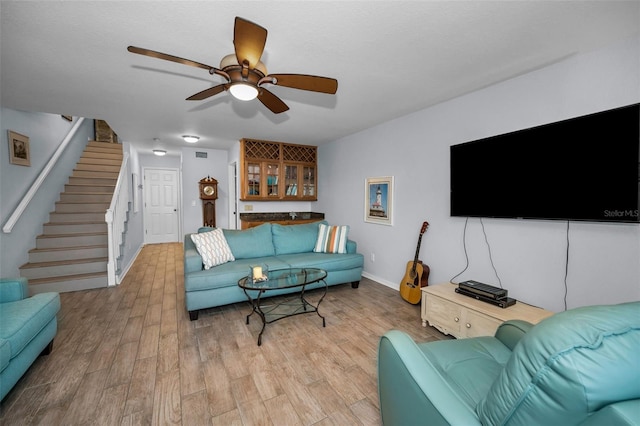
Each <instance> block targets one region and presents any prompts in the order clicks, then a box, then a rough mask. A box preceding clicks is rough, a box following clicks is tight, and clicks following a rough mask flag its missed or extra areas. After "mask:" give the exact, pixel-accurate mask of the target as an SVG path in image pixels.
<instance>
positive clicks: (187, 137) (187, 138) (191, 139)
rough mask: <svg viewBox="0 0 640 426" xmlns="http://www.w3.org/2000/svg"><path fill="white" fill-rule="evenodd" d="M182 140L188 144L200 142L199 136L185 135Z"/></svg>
mask: <svg viewBox="0 0 640 426" xmlns="http://www.w3.org/2000/svg"><path fill="white" fill-rule="evenodd" d="M182 139H184V141H185V142H187V143H196V142H198V141H199V140H200V137H199V136H191V135H183V136H182Z"/></svg>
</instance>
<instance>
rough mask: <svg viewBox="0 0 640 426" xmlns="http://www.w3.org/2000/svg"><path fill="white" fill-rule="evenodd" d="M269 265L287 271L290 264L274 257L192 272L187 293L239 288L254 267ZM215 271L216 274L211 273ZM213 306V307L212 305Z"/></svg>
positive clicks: (237, 261) (242, 260) (226, 264)
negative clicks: (242, 279)
mask: <svg viewBox="0 0 640 426" xmlns="http://www.w3.org/2000/svg"><path fill="white" fill-rule="evenodd" d="M261 264H267V265H269V270H270V271H272V270H276V269H286V268H288V267H289V265H288V264H286V263H284V262H282V261H280V260H278V259H277V258H275V257H273V256H268V257H263V258H260V257H259V258H251V259H237V260H236V261H235V262H229V263H225V264H224V265H218V266H216V267H214V268H211V269H210V270H209V271H199V272H192V273H190V274H189V276H188V277H185V280H184V288H185V291H198V290H211V289H217V288H223V287H237V286H238V280H239V279H240V278H243V277H246V276H247V275H249V270H250V268H251V267H252V266H255V265H261ZM212 271H215V274H212V273H211V272H212ZM212 306H213V305H212Z"/></svg>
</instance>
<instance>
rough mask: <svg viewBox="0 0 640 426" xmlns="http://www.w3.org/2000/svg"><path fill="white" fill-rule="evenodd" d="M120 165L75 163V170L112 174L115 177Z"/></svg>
mask: <svg viewBox="0 0 640 426" xmlns="http://www.w3.org/2000/svg"><path fill="white" fill-rule="evenodd" d="M121 165H122V163H120V164H118V165H106V164H86V163H77V164H76V168H75V170H84V171H89V172H94V171H95V172H114V173H115V174H116V176H117V175H118V173H119V172H120V166H121Z"/></svg>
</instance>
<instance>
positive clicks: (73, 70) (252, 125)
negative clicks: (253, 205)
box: [0, 0, 640, 152]
mask: <svg viewBox="0 0 640 426" xmlns="http://www.w3.org/2000/svg"><path fill="white" fill-rule="evenodd" d="M0 14H1V23H0V24H1V27H0V30H1V34H0V36H1V38H0V40H1V45H0V47H1V50H0V53H1V56H0V66H1V73H0V78H1V80H0V82H1V92H0V93H1V101H2V106H4V107H8V108H12V109H18V110H26V111H38V112H50V113H56V114H70V115H76V116H84V117H91V118H101V119H105V120H107V122H109V124H110V125H111V126H112V127H113V128H114V130H115V131H116V132H117V133H118V135H119V136H120V138H121V139H123V140H126V141H128V142H131V143H133V144H135V145H139V146H141V147H144V149H147V148H146V147H151V144H152V139H153V138H159V139H160V140H161V142H162V143H163V144H164V145H165V146H166V147H167V148H169V149H170V152H171V151H173V152H178V150H179V147H181V146H185V145H186V144H185V143H184V142H183V141H182V140H181V139H180V135H183V134H196V135H200V136H201V141H200V142H199V143H198V144H197V146H200V147H205V148H219V149H226V148H228V147H229V146H231V145H232V144H233V143H234V142H235V141H237V140H238V139H240V138H243V137H251V138H259V139H268V140H278V141H285V142H294V143H303V144H312V145H317V144H321V143H323V142H327V141H332V140H335V139H337V138H340V137H342V136H345V135H348V134H352V133H355V132H357V131H359V130H362V129H365V128H368V127H371V126H373V125H376V124H378V123H381V122H384V121H387V120H391V119H393V118H396V117H399V116H402V115H405V114H408V113H411V112H413V111H417V110H420V109H423V108H426V107H428V106H430V105H434V104H436V103H439V102H442V101H444V100H447V99H451V98H454V97H456V96H460V95H462V94H465V93H468V92H470V91H473V90H477V89H479V88H482V87H486V86H488V85H491V84H493V83H496V82H499V81H502V80H505V79H508V78H511V77H514V76H517V75H520V74H522V73H525V72H528V71H531V70H533V69H537V68H540V67H543V66H545V65H548V64H551V63H554V62H556V61H559V60H562V59H563V58H566V57H567V56H568V55H572V54H575V53H578V52H585V51H589V50H593V49H597V48H599V47H602V46H605V45H607V44H609V43H611V42H614V41H616V40H618V39H622V38H625V37H629V36H631V35H633V34H637V33H638V32H639V31H640V2H639V1H624V2H615V1H566V2H565V1H545V2H542V1H332V2H330V1H296V2H294V1H207V2H190V1H173V2H164V1H119V2H115V1H42V2H36V1H4V0H3V1H2V2H1V3H0ZM235 16H241V17H243V18H245V19H248V20H251V21H253V22H255V23H257V24H259V25H262V26H263V27H265V28H267V30H268V31H269V35H268V38H267V44H266V48H265V52H264V54H263V57H262V61H263V62H264V63H265V64H266V65H267V67H268V69H269V72H272V73H300V74H313V75H320V76H327V77H333V78H336V79H337V80H338V82H339V84H338V92H337V94H336V95H335V96H334V95H327V94H320V93H314V92H306V91H300V90H294V89H289V88H284V87H276V86H269V89H270V90H271V91H272V92H273V93H274V94H276V95H278V96H279V97H280V98H281V99H282V100H284V101H285V102H286V103H287V104H288V105H289V107H290V108H291V109H290V110H289V111H287V112H285V113H283V114H278V115H274V114H272V113H271V112H270V111H269V110H267V109H266V108H265V107H264V106H263V105H262V104H261V103H260V102H259V101H258V100H254V101H251V102H242V101H238V100H235V99H233V98H232V97H231V95H230V94H229V93H226V92H223V93H221V94H219V95H217V96H215V97H213V98H210V99H208V100H205V101H195V102H194V101H186V100H185V98H186V97H188V96H190V95H192V94H194V93H196V92H199V91H201V90H203V89H206V88H207V87H210V86H212V85H216V84H219V83H221V82H222V80H221V77H219V76H215V75H214V76H210V75H209V74H208V72H207V71H205V70H202V69H198V68H193V67H188V66H184V65H181V64H176V63H173V62H168V61H163V60H159V59H154V58H148V57H143V56H140V55H135V54H132V53H129V52H127V50H126V48H127V46H128V45H135V46H139V47H144V48H147V49H152V50H158V51H161V52H164V53H169V54H172V55H175V56H179V57H183V58H187V59H192V60H195V61H198V62H203V63H206V64H210V65H213V66H216V67H217V66H218V65H219V61H220V59H221V58H222V57H223V56H224V55H227V54H229V53H232V52H233V42H232V40H233V22H234V18H235Z"/></svg>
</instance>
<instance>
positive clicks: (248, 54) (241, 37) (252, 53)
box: [233, 16, 267, 69]
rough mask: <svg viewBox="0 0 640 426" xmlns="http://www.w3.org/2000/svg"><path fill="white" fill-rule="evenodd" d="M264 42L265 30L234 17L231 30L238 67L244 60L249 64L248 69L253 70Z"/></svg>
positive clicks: (265, 37)
mask: <svg viewBox="0 0 640 426" xmlns="http://www.w3.org/2000/svg"><path fill="white" fill-rule="evenodd" d="M266 42H267V30H266V29H264V28H262V27H261V26H260V25H258V24H254V23H253V22H251V21H247V20H246V19H243V18H240V17H238V16H236V23H235V27H234V30H233V46H234V47H235V50H236V58H237V59H238V63H239V64H240V65H242V62H244V61H245V60H246V61H247V62H249V68H251V69H253V68H255V66H256V64H257V63H258V61H259V60H260V57H261V56H262V52H263V51H264V45H265V43H266Z"/></svg>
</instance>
